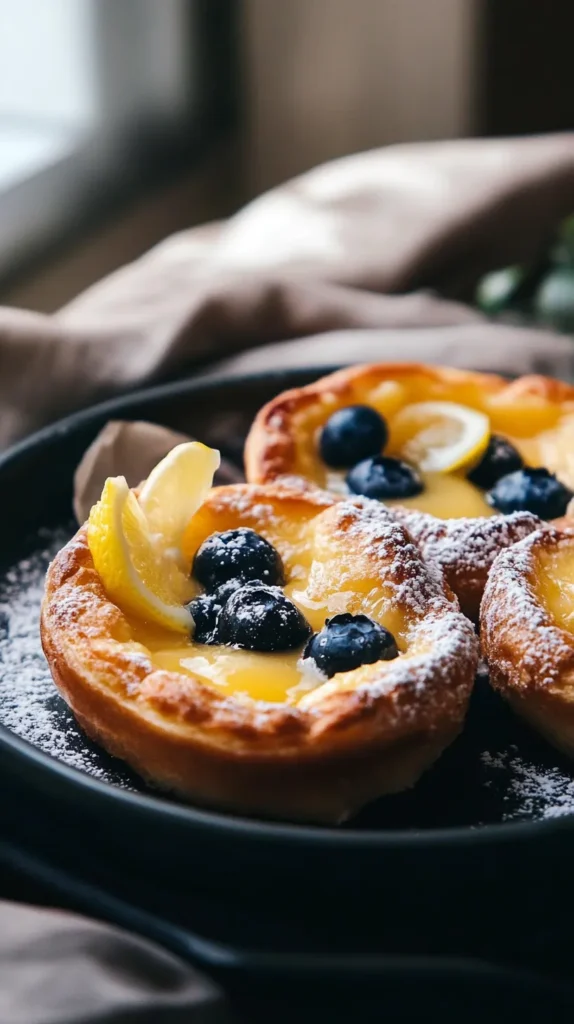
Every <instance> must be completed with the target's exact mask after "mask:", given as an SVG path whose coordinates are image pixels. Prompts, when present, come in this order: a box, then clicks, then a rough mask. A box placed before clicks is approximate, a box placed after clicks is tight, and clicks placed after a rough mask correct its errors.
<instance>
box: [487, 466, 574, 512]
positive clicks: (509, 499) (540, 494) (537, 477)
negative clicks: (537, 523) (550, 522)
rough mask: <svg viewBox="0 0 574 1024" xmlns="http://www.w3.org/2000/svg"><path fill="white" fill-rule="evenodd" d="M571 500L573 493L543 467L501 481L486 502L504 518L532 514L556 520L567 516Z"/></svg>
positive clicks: (520, 472) (515, 474) (506, 477)
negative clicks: (518, 513)
mask: <svg viewBox="0 0 574 1024" xmlns="http://www.w3.org/2000/svg"><path fill="white" fill-rule="evenodd" d="M572 497H573V494H572V491H570V490H569V489H568V488H567V487H565V486H564V484H562V483H560V480H558V478H557V477H555V476H554V474H553V473H550V472H549V471H548V470H547V469H544V467H541V468H540V469H518V470H517V471H516V472H515V473H509V474H508V476H503V477H501V478H500V480H499V481H498V482H497V483H496V484H495V485H494V487H493V488H492V490H491V491H489V492H488V494H487V495H486V500H487V501H488V503H489V505H492V506H493V508H496V509H498V511H499V512H503V513H504V515H510V513H511V512H533V513H534V515H536V516H540V518H541V519H556V518H557V517H558V516H563V515H564V513H565V512H566V506H567V505H568V502H569V501H570V499H571V498H572Z"/></svg>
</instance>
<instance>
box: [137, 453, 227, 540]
mask: <svg viewBox="0 0 574 1024" xmlns="http://www.w3.org/2000/svg"><path fill="white" fill-rule="evenodd" d="M220 462H221V459H220V455H219V452H218V451H215V449H213V448H208V447H207V445H205V444H201V443H200V442H199V441H189V442H187V443H186V444H178V445H177V447H175V448H172V450H171V451H170V452H169V454H168V455H166V456H165V458H164V459H162V460H161V462H159V463H158V464H157V466H156V467H155V469H152V471H151V473H150V475H149V476H148V478H147V480H146V482H145V484H144V486H143V487H142V490H141V493H140V496H139V502H140V505H141V507H142V509H143V511H144V514H145V517H146V519H147V521H148V524H149V528H150V530H151V532H152V533H154V534H158V535H159V536H160V537H161V538H162V540H163V541H164V543H165V544H166V546H169V547H174V548H178V549H181V539H182V537H183V532H184V530H185V528H186V526H187V525H188V523H189V521H190V519H191V518H192V516H194V515H195V513H196V512H197V510H198V508H199V506H200V505H202V504H203V502H204V501H205V499H206V497H207V494H208V491H209V490H210V488H211V486H212V484H213V477H214V475H215V473H216V472H217V470H218V469H219V464H220Z"/></svg>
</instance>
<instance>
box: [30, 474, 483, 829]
mask: <svg viewBox="0 0 574 1024" xmlns="http://www.w3.org/2000/svg"><path fill="white" fill-rule="evenodd" d="M111 484H114V485H116V491H117V490H118V487H117V482H114V481H112V482H111ZM110 486H111V485H110ZM124 498H125V495H124ZM122 500H124V499H122ZM126 500H127V499H126ZM129 501H132V503H133V497H132V498H130V499H129ZM102 502H103V503H104V504H105V502H104V497H103V499H102ZM128 504H129V502H128ZM122 507H127V506H122ZM133 511H134V510H133V509H132V512H133ZM98 516H99V518H98ZM138 516H139V513H137V514H135V513H134V516H132V518H131V519H129V520H124V526H125V534H126V536H128V535H129V530H132V533H133V531H135V530H136V527H137V523H138V522H139V520H138ZM101 522H102V513H101V511H100V512H96V514H95V516H94V521H93V523H92V524H91V527H90V528H91V529H95V528H96V527H98V524H101ZM94 524H95V527H94ZM140 525H141V524H140ZM229 530H255V531H256V532H257V535H258V536H259V537H262V538H264V540H265V541H267V542H269V544H271V545H272V546H273V548H274V549H275V551H276V552H278V553H279V556H280V559H281V563H282V567H283V568H282V572H283V573H284V577H283V581H282V585H281V587H278V586H275V587H271V588H270V589H271V590H273V592H274V594H275V595H276V596H277V594H278V595H279V596H278V600H279V601H280V602H282V601H283V600H284V599H285V600H287V601H290V602H291V605H292V606H294V607H295V609H296V614H297V615H301V616H304V618H305V620H306V621H307V623H308V624H309V625H308V627H307V632H305V634H304V636H302V637H301V638H300V639H302V641H303V642H299V643H298V644H297V645H296V646H291V647H290V648H289V649H288V650H279V651H275V652H272V651H261V650H252V649H245V648H238V647H237V646H233V645H229V644H227V645H226V644H225V643H221V642H211V643H197V642H196V641H195V640H194V638H193V636H194V634H193V627H192V629H191V631H190V633H186V632H185V621H184V620H183V619H182V621H181V622H180V621H179V619H178V617H177V615H175V612H173V613H172V614H173V616H174V623H175V631H171V632H170V631H169V630H167V629H165V628H160V627H158V626H151V625H150V623H149V622H147V623H146V622H145V621H144V620H143V619H142V618H141V617H138V616H137V615H134V614H133V612H131V611H130V612H128V611H126V609H123V608H122V607H120V606H119V605H118V603H117V602H114V601H113V600H112V599H111V598H110V596H109V593H108V592H107V591H106V589H105V587H104V584H103V582H102V579H101V577H100V576H99V574H98V572H97V571H96V569H95V566H94V559H93V557H92V553H91V550H90V546H89V544H88V539H87V530H86V527H83V528H82V529H81V530H80V531H79V533H78V534H77V535H76V536H75V537H74V538H73V540H71V541H70V543H69V544H67V545H66V546H65V547H64V548H63V550H62V551H61V552H60V553H59V555H58V556H57V557H56V559H55V561H54V563H53V564H52V566H51V568H50V570H49V573H48V579H47V585H46V594H45V599H44V604H43V609H42V641H43V645H44V650H45V653H46V657H47V658H48V661H49V663H50V667H51V670H52V673H53V676H54V680H55V682H56V685H57V686H58V688H59V690H60V692H61V693H62V695H63V696H64V698H65V700H66V701H67V702H68V704H69V705H70V707H71V708H72V710H73V712H74V714H75V716H76V718H77V719H78V721H79V723H80V725H81V726H82V727H83V728H84V730H85V731H86V732H87V733H88V735H89V736H90V737H92V738H93V739H94V740H95V741H97V742H98V743H101V744H102V746H104V747H105V748H106V749H107V750H108V751H109V752H110V753H112V754H114V755H116V756H118V757H120V758H123V759H124V760H125V761H127V762H128V763H129V764H130V765H131V766H132V767H133V768H134V769H135V770H136V771H137V772H138V773H140V774H141V775H142V776H144V778H146V779H147V780H149V781H150V782H151V783H152V784H153V785H156V786H158V787H161V788H163V789H167V790H172V791H174V792H176V793H178V794H180V795H182V796H184V797H186V798H188V799H189V800H191V801H193V802H195V803H198V804H202V805H206V806H210V807H216V808H224V809H229V810H232V811H238V812H245V813H252V814H260V815H265V816H269V817H273V818H287V819H297V820H307V821H316V822H338V821H341V820H343V819H345V818H347V817H348V816H349V815H351V814H353V813H354V812H356V811H357V810H358V809H359V808H360V807H361V806H362V805H364V804H365V803H366V802H368V801H370V800H373V799H374V798H376V797H379V796H381V795H383V794H385V793H393V792H396V791H398V790H401V789H404V788H405V787H407V786H411V785H413V784H414V783H415V782H416V781H417V779H418V778H419V776H420V775H421V773H422V772H423V771H424V770H425V769H426V768H428V767H429V765H431V764H432V763H433V762H434V761H435V759H436V758H437V757H438V756H439V754H440V753H441V751H442V750H443V749H444V748H445V747H446V746H447V745H448V744H449V743H450V742H451V741H452V740H453V738H454V737H455V736H456V735H457V734H458V732H459V731H460V729H461V727H462V723H463V721H464V716H465V712H466V707H467V703H468V699H469V695H470V691H471V688H472V684H473V680H474V674H475V669H476V664H477V645H476V640H475V636H474V631H473V628H472V626H471V624H470V623H469V622H468V620H467V619H465V618H464V616H463V615H462V614H461V613H460V611H459V609H458V605H457V602H456V599H455V598H454V597H453V595H452V593H451V592H450V590H449V588H448V585H446V584H445V583H444V582H443V578H442V575H441V574H440V573H437V572H436V570H434V569H432V568H429V567H428V566H427V564H426V563H425V562H424V560H423V558H422V556H421V554H420V552H419V551H418V549H417V548H416V547H415V545H414V544H413V543H412V542H411V540H410V538H409V537H408V535H407V534H406V532H405V530H404V529H403V527H402V526H401V525H400V524H399V523H398V522H396V520H395V519H394V517H393V516H392V515H391V514H390V513H389V512H388V511H386V510H385V508H384V507H383V506H381V505H380V504H379V503H378V502H372V501H367V500H364V499H357V500H356V501H351V500H345V501H340V502H338V501H336V499H334V498H333V496H332V495H328V494H326V493H324V492H321V491H318V490H314V491H313V492H310V491H309V490H308V489H305V488H301V486H296V485H292V486H289V485H287V484H283V483H278V484H273V485H263V486H253V485H235V486H230V487H223V488H216V489H214V490H212V491H211V492H210V493H209V495H208V497H207V499H206V500H205V502H204V503H203V504H202V505H201V507H200V508H199V510H198V511H197V512H196V513H195V515H194V516H193V518H192V519H191V522H190V523H189V526H188V527H187V529H186V530H185V531H184V535H183V539H182V552H183V559H184V562H185V564H186V565H187V567H188V570H189V566H191V565H193V566H196V565H197V559H196V555H197V553H198V550H199V549H200V548H201V549H202V551H205V550H206V548H205V546H204V547H202V545H204V542H206V541H207V540H209V538H212V537H213V535H214V533H216V532H217V533H221V532H225V531H229ZM242 536H243V534H242ZM93 544H94V541H93V539H92V545H93ZM94 550H95V551H99V549H98V548H97V547H95V546H94ZM110 550H111V548H110ZM114 550H115V549H114ZM98 557H100V555H99V554H98ZM201 564H202V565H203V563H201ZM188 570H187V571H188ZM106 571H107V569H106ZM196 571H197V570H196V569H195V568H194V572H196ZM109 578H110V580H112V582H113V580H114V579H115V578H117V573H116V577H113V576H110V577H109ZM126 579H127V577H126ZM146 579H147V580H148V582H149V580H150V579H151V576H150V572H149V571H147V577H146ZM124 582H125V580H124ZM128 583H129V579H128ZM122 585H123V583H122ZM256 586H257V585H256ZM199 590H200V588H199V587H198V584H197V583H195V584H194V592H195V600H199V597H201V594H199ZM119 592H120V591H118V593H119ZM198 594H199V597H198ZM241 595H244V591H243V590H241V589H240V590H238V591H237V592H235V593H234V595H233V597H232V598H231V599H229V600H228V603H227V604H226V605H225V606H224V609H225V613H226V615H227V620H226V621H227V627H229V628H231V627H233V626H234V622H233V621H232V622H231V627H230V624H229V617H230V615H231V611H230V609H231V605H232V601H235V606H234V607H235V608H236V610H237V607H238V608H239V612H240V613H241V614H242V613H243V611H244V610H245V606H243V605H242V603H241V602H242V601H243V600H244V596H241ZM281 595H283V596H281ZM238 597H239V603H238V600H237V599H238ZM162 607H168V611H169V606H166V605H165V601H164V604H163V605H162ZM190 607H191V608H193V607H194V605H193V603H192V605H191V606H190ZM166 614H167V613H166ZM221 614H222V613H220V615H219V618H218V620H217V621H218V623H219V627H218V628H219V630H220V633H219V634H218V636H220V637H221V636H222V635H223V626H222V624H221V623H222V621H223V620H222V618H221ZM257 614H259V611H257ZM337 616H342V619H343V620H344V621H347V619H350V618H351V617H356V616H359V617H361V616H367V617H368V620H369V622H370V623H371V627H372V628H374V629H376V630H378V633H379V634H381V635H382V634H384V636H385V643H387V640H388V636H387V634H389V635H390V634H392V637H391V640H392V641H393V643H396V648H397V649H396V650H394V652H393V651H390V649H389V648H388V647H387V648H385V651H384V653H383V654H381V656H380V657H379V658H378V660H374V661H371V663H364V664H360V665H359V666H358V667H355V668H352V669H350V670H349V669H347V670H345V671H340V672H337V671H335V672H332V673H331V675H330V677H327V675H326V674H325V673H324V672H321V670H320V668H319V667H318V664H317V663H316V662H315V661H314V660H313V658H311V657H310V656H307V657H306V658H305V659H304V660H302V657H301V656H302V654H303V652H304V649H305V644H306V643H308V640H307V633H308V632H310V631H311V630H321V628H322V627H323V625H324V622H325V619H326V618H330V617H331V618H332V620H333V619H334V618H336V617H337ZM345 616H346V617H347V619H346V618H345ZM198 621H199V620H198V618H196V620H195V628H197V622H198ZM238 621H239V619H238V620H236V621H235V625H237V622H238ZM355 621H356V619H355V618H353V622H355ZM239 624H240V625H241V622H239ZM243 625H245V622H244V620H243ZM248 625H249V623H248ZM371 627H369V628H371ZM389 631H390V632H389ZM236 635H238V634H233V636H236ZM397 651H398V654H397ZM395 655H396V656H395ZM387 657H388V658H389V659H390V660H384V659H385V658H387Z"/></svg>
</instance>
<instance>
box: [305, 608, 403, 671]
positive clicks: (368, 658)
mask: <svg viewBox="0 0 574 1024" xmlns="http://www.w3.org/2000/svg"><path fill="white" fill-rule="evenodd" d="M398 653H399V652H398V649H397V645H396V642H395V638H394V636H393V634H392V633H390V632H389V630H388V629H385V627H384V626H380V625H379V623H378V622H373V620H372V619H369V618H368V617H367V616H366V615H350V614H349V613H348V612H345V613H344V614H343V615H335V616H334V617H333V618H332V619H327V621H326V623H325V625H324V627H323V629H322V630H321V632H320V633H315V635H314V636H312V637H311V639H310V640H309V643H308V644H307V646H306V647H305V650H304V652H303V657H304V658H312V659H313V661H314V662H315V664H316V665H317V668H320V669H321V671H322V672H324V673H325V675H327V676H329V678H330V677H331V676H334V675H336V674H337V672H350V671H351V669H354V668H358V667H359V665H370V664H371V663H372V662H374V661H392V659H393V658H396V657H397V656H398Z"/></svg>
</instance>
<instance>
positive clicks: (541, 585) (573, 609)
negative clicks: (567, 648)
mask: <svg viewBox="0 0 574 1024" xmlns="http://www.w3.org/2000/svg"><path fill="white" fill-rule="evenodd" d="M535 589H536V595H537V597H538V600H539V601H540V603H541V605H542V606H543V608H546V610H547V611H548V612H549V613H550V615H551V616H552V618H553V619H554V621H555V622H556V624H557V625H558V626H559V627H560V628H561V629H564V630H566V631H567V632H568V633H574V542H572V541H570V542H567V541H566V540H564V541H562V543H561V544H560V545H559V547H558V548H556V549H555V550H554V551H544V552H542V553H541V554H540V555H539V556H538V564H537V572H536V583H535Z"/></svg>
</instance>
